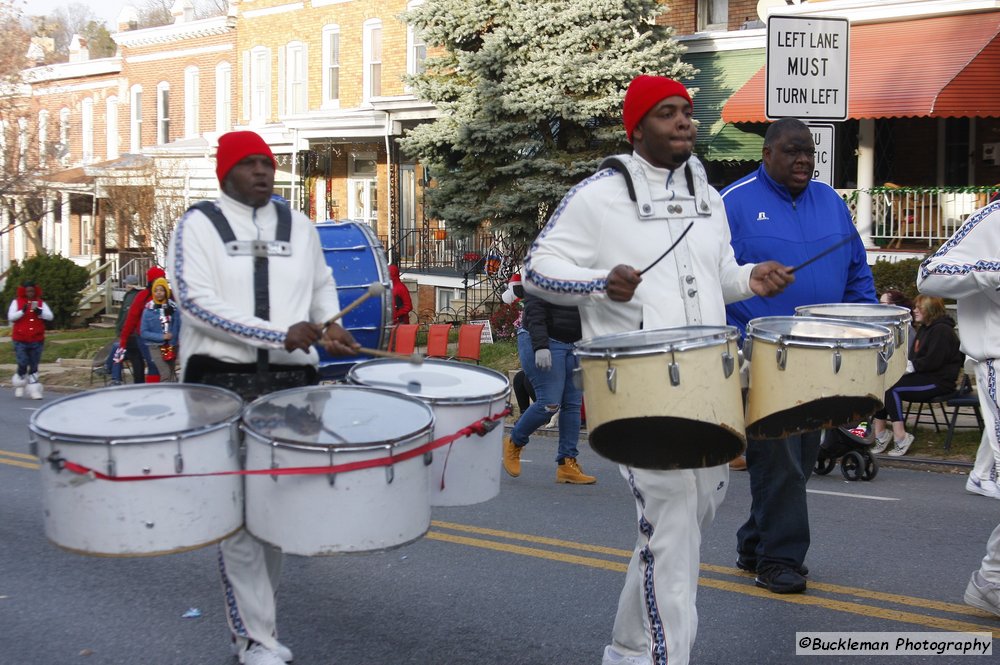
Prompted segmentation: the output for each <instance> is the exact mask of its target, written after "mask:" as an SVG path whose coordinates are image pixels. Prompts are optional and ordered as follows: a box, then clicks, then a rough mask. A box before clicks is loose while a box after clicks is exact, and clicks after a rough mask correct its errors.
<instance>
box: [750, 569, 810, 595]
mask: <svg viewBox="0 0 1000 665" xmlns="http://www.w3.org/2000/svg"><path fill="white" fill-rule="evenodd" d="M754 583H755V584H756V585H757V586H759V587H761V588H763V589H767V590H768V591H770V592H771V593H802V592H803V591H805V590H806V578H805V577H803V576H802V575H800V574H799V573H798V572H797V571H795V570H793V569H792V568H789V567H788V566H783V565H781V564H776V563H772V564H765V565H764V566H763V567H762V568H760V569H759V570H758V571H757V579H755V580H754Z"/></svg>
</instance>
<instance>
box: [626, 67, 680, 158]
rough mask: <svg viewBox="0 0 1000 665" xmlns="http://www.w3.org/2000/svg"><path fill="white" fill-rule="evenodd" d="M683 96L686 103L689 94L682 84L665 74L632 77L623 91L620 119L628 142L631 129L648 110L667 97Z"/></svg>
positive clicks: (630, 139)
mask: <svg viewBox="0 0 1000 665" xmlns="http://www.w3.org/2000/svg"><path fill="white" fill-rule="evenodd" d="M674 96H677V97H683V98H684V99H686V100H687V102H688V104H691V106H692V107H694V104H693V103H692V102H691V95H690V93H688V91H687V88H685V87H684V85H683V84H681V83H678V82H677V81H675V80H673V79H668V78H667V77H665V76H649V75H646V74H642V75H640V76H636V77H635V78H634V79H632V82H631V83H629V84H628V90H626V91H625V103H624V104H623V105H622V120H623V121H624V122H625V133H626V134H628V140H629V143H631V142H632V131H633V130H634V129H635V126H636V125H638V124H639V121H640V120H642V119H643V118H644V117H645V115H646V114H647V113H649V110H650V109H651V108H653V107H654V106H656V105H657V104H659V103H660V102H661V101H663V100H664V99H666V98H667V97H674Z"/></svg>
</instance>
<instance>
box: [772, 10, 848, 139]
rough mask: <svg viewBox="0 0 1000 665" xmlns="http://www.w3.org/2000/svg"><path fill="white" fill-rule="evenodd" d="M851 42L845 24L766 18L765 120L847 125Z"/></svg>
mask: <svg viewBox="0 0 1000 665" xmlns="http://www.w3.org/2000/svg"><path fill="white" fill-rule="evenodd" d="M849 39H850V23H849V22H848V21H847V19H846V18H818V17H815V16H774V15H771V16H768V18H767V99H766V102H765V104H764V114H765V115H766V116H767V118H768V119H769V120H776V119H778V118H800V119H802V120H846V119H847V76H848V72H847V68H848V51H849V43H848V42H849Z"/></svg>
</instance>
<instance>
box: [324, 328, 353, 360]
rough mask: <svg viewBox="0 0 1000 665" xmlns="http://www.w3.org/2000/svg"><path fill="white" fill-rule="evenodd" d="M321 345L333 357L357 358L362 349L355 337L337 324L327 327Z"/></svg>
mask: <svg viewBox="0 0 1000 665" xmlns="http://www.w3.org/2000/svg"><path fill="white" fill-rule="evenodd" d="M320 344H322V345H323V348H324V349H325V350H326V352H327V353H329V354H330V355H331V356H356V355H357V354H358V351H359V350H360V349H361V345H360V344H358V343H357V342H356V341H354V336H353V335H351V333H350V332H348V331H347V330H346V329H344V328H342V327H341V326H340V325H338V324H336V323H331V324H330V325H328V326H327V327H326V330H325V331H324V334H323V337H322V338H321V339H320Z"/></svg>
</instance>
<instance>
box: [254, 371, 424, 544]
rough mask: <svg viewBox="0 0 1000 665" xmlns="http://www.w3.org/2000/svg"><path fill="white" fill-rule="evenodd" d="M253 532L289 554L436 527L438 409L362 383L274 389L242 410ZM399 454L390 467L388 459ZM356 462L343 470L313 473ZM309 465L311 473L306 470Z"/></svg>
mask: <svg viewBox="0 0 1000 665" xmlns="http://www.w3.org/2000/svg"><path fill="white" fill-rule="evenodd" d="M242 427H243V431H244V432H245V434H246V467H247V469H250V470H253V469H274V470H276V471H280V470H281V469H291V470H293V472H291V473H289V474H288V475H278V474H273V475H272V474H265V475H248V476H247V477H246V513H247V530H248V531H249V532H250V533H252V534H253V535H254V536H256V537H257V538H259V539H260V540H263V541H265V542H268V543H271V544H272V545H275V546H277V547H280V548H281V549H282V550H283V551H285V552H287V553H289V554H302V555H306V556H318V555H326V554H337V553H341V552H368V551H376V550H384V549H387V548H390V547H395V546H397V545H403V544H405V543H408V542H410V541H413V540H416V539H417V538H420V537H421V536H423V535H424V534H425V533H426V532H427V529H428V528H429V527H430V521H431V506H430V496H429V492H428V482H427V481H428V478H427V469H426V466H427V465H428V464H429V463H430V455H429V454H417V453H415V452H414V451H415V450H416V449H419V448H420V447H421V446H422V445H424V444H426V443H428V442H429V441H430V440H431V430H432V429H433V427H434V414H433V412H432V411H431V408H430V407H429V406H427V405H426V404H424V403H423V402H421V401H420V400H418V399H416V398H414V397H406V396H404V395H398V394H396V393H393V392H390V391H386V390H377V389H374V388H367V387H356V386H344V385H339V386H309V387H305V388H292V389H290V390H282V391H279V392H275V393H271V394H270V395H266V396H264V397H261V398H259V399H257V400H256V401H254V402H252V403H251V404H250V405H249V406H247V407H246V409H245V410H244V412H243V425H242ZM385 460H392V463H391V464H388V465H382V464H381V462H382V461H385ZM341 465H357V466H359V467H367V468H357V469H354V470H350V469H348V470H344V471H342V472H339V473H335V474H329V473H309V472H308V470H309V469H317V468H320V469H321V468H325V467H331V466H341ZM303 469H304V470H306V471H302V470H303Z"/></svg>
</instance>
